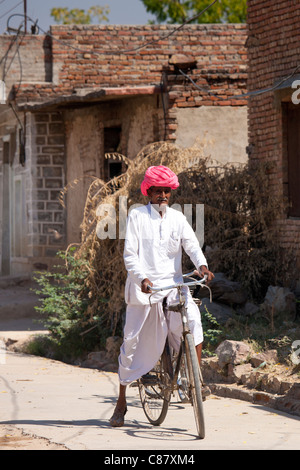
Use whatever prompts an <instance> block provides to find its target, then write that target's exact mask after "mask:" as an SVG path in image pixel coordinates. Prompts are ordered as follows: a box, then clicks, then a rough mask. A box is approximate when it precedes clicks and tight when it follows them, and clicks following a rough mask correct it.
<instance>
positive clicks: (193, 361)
mask: <svg viewBox="0 0 300 470" xmlns="http://www.w3.org/2000/svg"><path fill="white" fill-rule="evenodd" d="M185 354H186V359H187V361H186V362H187V369H188V370H187V374H188V379H189V386H190V395H191V401H192V405H193V409H194V415H195V421H196V426H197V432H198V436H199V437H200V439H204V437H205V425H204V411H203V402H202V393H201V387H202V380H201V371H200V366H199V361H198V357H197V354H196V348H195V343H194V338H193V336H192V335H191V334H190V333H188V334H187V335H186V336H185Z"/></svg>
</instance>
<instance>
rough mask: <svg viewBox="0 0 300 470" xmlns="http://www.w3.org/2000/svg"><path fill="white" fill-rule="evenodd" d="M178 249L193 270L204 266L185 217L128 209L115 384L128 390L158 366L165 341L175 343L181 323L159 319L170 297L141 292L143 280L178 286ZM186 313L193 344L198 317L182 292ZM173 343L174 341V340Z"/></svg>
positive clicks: (197, 340)
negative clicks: (124, 307)
mask: <svg viewBox="0 0 300 470" xmlns="http://www.w3.org/2000/svg"><path fill="white" fill-rule="evenodd" d="M182 247H183V248H184V250H185V251H186V253H187V254H188V255H189V257H190V259H191V260H192V262H193V263H194V265H195V267H196V268H197V269H198V268H199V267H200V266H201V265H206V266H207V262H206V259H205V257H204V255H203V253H202V250H201V248H200V245H199V243H198V240H197V237H196V235H195V233H194V231H193V229H192V227H191V226H190V224H189V223H188V222H187V220H186V218H185V216H184V215H183V214H182V213H181V212H179V211H177V210H174V209H172V208H170V207H167V208H166V212H165V214H164V216H163V217H161V216H160V214H159V213H158V212H157V211H156V210H155V209H154V208H153V207H152V205H151V204H150V203H149V204H148V205H147V206H143V207H139V208H136V209H133V210H132V211H131V212H130V214H129V216H128V220H127V232H126V239H125V248H124V262H125V266H126V269H127V272H128V276H127V281H126V286H125V300H126V303H127V310H126V323H125V327H124V342H123V345H122V347H121V351H120V356H119V379H120V383H121V384H122V385H128V384H130V383H131V382H133V381H134V380H136V379H138V378H139V377H141V375H143V374H145V373H147V372H149V370H151V369H152V367H153V366H154V365H155V364H156V362H157V361H158V359H159V357H160V355H161V353H162V351H163V348H164V344H165V340H166V337H167V335H168V333H169V337H170V339H171V341H172V338H173V340H175V343H176V342H178V338H179V337H180V332H181V320H180V316H179V314H178V313H177V314H176V313H175V312H174V313H171V314H170V315H168V317H167V318H165V316H164V313H163V311H162V305H161V301H162V299H163V297H165V296H166V295H168V294H169V296H172V295H174V294H173V293H172V292H170V291H164V292H161V293H156V294H153V295H152V296H151V305H152V306H150V305H149V294H144V293H143V292H142V291H141V282H142V281H143V280H144V279H145V278H148V279H150V281H152V282H153V286H154V287H163V286H168V285H170V284H174V283H178V282H182V267H181V261H182ZM186 300H187V309H188V319H189V323H190V328H191V331H192V332H193V334H194V337H195V343H196V344H199V343H201V342H202V341H203V332H202V326H201V318H200V312H199V309H198V307H197V305H196V304H195V303H194V301H193V300H192V297H191V295H190V293H189V291H188V289H187V295H186ZM176 338H177V339H176Z"/></svg>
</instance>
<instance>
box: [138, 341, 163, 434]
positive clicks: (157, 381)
mask: <svg viewBox="0 0 300 470" xmlns="http://www.w3.org/2000/svg"><path fill="white" fill-rule="evenodd" d="M169 362H170V356H169V355H168V352H167V351H166V349H165V350H164V352H163V354H162V356H161V358H160V360H159V361H158V363H157V364H156V366H155V367H154V368H153V369H152V370H151V371H150V373H149V374H146V376H143V377H141V378H140V379H139V380H138V387H139V393H140V398H141V402H142V407H143V410H144V413H145V415H146V417H147V419H148V421H149V422H150V423H151V424H153V425H154V426H159V425H160V424H161V423H162V422H163V421H164V419H165V417H166V415H167V412H168V407H169V403H170V399H171V387H170V382H171V380H170V375H169V372H168V363H169Z"/></svg>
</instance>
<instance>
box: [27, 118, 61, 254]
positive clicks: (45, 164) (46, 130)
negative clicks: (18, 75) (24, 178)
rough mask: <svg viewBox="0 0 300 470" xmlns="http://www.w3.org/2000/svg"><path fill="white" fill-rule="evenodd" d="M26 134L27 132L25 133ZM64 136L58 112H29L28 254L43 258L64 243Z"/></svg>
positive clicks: (53, 252) (54, 251)
mask: <svg viewBox="0 0 300 470" xmlns="http://www.w3.org/2000/svg"><path fill="white" fill-rule="evenodd" d="M29 134H30V133H29ZM64 142H65V137H64V124H63V119H62V115H61V114H60V113H58V112H48V113H45V112H44V113H36V114H32V115H31V187H30V188H28V189H29V191H28V192H29V194H30V195H31V198H32V209H31V210H32V214H31V220H32V225H31V242H32V256H33V257H35V258H39V257H40V258H47V257H51V256H54V255H55V253H56V252H57V251H58V249H60V248H61V247H62V246H64V243H65V214H64V209H63V206H62V205H61V204H60V202H59V195H60V191H61V190H62V189H63V188H64V185H65V146H64Z"/></svg>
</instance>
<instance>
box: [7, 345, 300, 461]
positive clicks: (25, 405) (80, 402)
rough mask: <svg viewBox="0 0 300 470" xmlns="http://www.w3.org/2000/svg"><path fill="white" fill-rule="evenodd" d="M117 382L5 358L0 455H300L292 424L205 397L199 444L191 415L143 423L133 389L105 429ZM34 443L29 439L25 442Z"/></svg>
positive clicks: (177, 407) (299, 430) (174, 408)
mask: <svg viewBox="0 0 300 470" xmlns="http://www.w3.org/2000/svg"><path fill="white" fill-rule="evenodd" d="M117 390H118V378H117V374H115V373H109V372H99V371H96V370H92V369H83V368H80V367H76V366H70V365H67V364H64V363H60V362H57V361H52V360H49V359H44V358H40V357H35V356H28V355H22V354H18V353H12V352H7V354H6V358H5V363H4V364H0V397H1V420H0V450H8V449H37V450H38V449H45V450H52V449H62V450H63V449H70V450H88V449H93V450H102V451H103V452H104V453H106V454H110V455H111V451H113V450H115V451H117V450H119V451H122V450H123V451H125V450H126V451H134V450H136V449H139V450H146V451H149V450H152V449H155V450H156V451H160V450H161V451H163V450H166V449H168V450H172V451H174V452H176V451H180V450H181V451H182V450H189V451H193V452H198V451H199V450H204V449H299V447H300V444H299V442H300V426H299V424H300V423H299V421H300V418H299V417H294V416H292V415H287V414H285V413H280V412H274V410H271V409H267V408H264V407H261V406H258V405H253V404H251V403H248V402H244V401H239V400H232V399H225V398H220V397H215V396H211V397H210V398H209V399H208V400H207V401H206V402H205V405H204V406H205V417H206V438H205V439H204V440H199V439H197V436H196V432H195V424H194V418H193V410H192V407H191V406H190V405H188V404H182V403H180V402H178V401H176V400H173V401H172V404H171V406H170V410H169V413H168V415H167V418H166V420H165V422H164V423H163V424H162V425H161V426H160V427H153V426H151V425H150V423H148V422H147V420H146V418H145V415H144V413H143V410H142V408H141V405H140V401H139V397H138V393H137V389H135V388H130V389H129V390H128V392H129V393H128V408H129V410H128V413H127V415H126V418H127V420H126V423H125V426H124V427H122V428H111V427H110V426H109V421H108V420H109V418H110V416H111V414H112V412H113V409H114V404H115V399H116V396H117ZM30 436H33V437H30Z"/></svg>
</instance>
